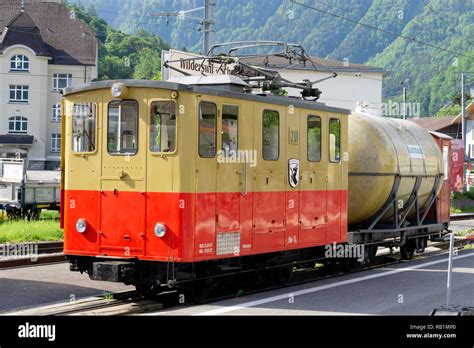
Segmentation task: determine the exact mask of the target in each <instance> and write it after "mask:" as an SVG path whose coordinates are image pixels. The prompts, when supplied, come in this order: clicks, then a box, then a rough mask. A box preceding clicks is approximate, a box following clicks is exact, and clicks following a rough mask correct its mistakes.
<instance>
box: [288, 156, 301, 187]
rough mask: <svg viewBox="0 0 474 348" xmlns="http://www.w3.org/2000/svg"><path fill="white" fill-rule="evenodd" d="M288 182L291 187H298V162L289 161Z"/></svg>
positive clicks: (295, 160)
mask: <svg viewBox="0 0 474 348" xmlns="http://www.w3.org/2000/svg"><path fill="white" fill-rule="evenodd" d="M288 181H289V182H290V186H291V187H293V188H295V187H296V186H298V183H299V182H300V160H298V159H290V161H289V162H288Z"/></svg>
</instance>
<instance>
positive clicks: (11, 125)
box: [8, 116, 28, 133]
mask: <svg viewBox="0 0 474 348" xmlns="http://www.w3.org/2000/svg"><path fill="white" fill-rule="evenodd" d="M26 132H28V119H27V118H26V117H22V116H13V117H10V118H9V119H8V133H26Z"/></svg>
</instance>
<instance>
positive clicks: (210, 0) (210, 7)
mask: <svg viewBox="0 0 474 348" xmlns="http://www.w3.org/2000/svg"><path fill="white" fill-rule="evenodd" d="M214 1H215V0H205V4H204V20H203V21H202V23H203V26H204V30H203V32H204V52H203V53H204V54H205V55H207V53H208V52H209V49H210V48H211V44H212V41H213V40H212V37H213V33H214V30H213V29H212V26H213V25H214V21H213V19H212V18H213V17H214V6H215V5H216V4H215V2H214Z"/></svg>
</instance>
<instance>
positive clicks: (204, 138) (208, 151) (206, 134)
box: [199, 102, 217, 158]
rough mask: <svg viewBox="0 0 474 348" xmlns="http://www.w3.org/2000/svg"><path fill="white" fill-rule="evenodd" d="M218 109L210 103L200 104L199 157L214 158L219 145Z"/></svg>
mask: <svg viewBox="0 0 474 348" xmlns="http://www.w3.org/2000/svg"><path fill="white" fill-rule="evenodd" d="M216 121H217V107H216V104H214V103H210V102H201V103H200V104H199V156H201V157H204V158H214V157H215V156H216V143H217V122H216Z"/></svg>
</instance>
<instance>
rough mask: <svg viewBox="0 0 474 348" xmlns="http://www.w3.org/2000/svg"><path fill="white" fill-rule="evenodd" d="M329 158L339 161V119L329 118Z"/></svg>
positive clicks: (332, 160)
mask: <svg viewBox="0 0 474 348" xmlns="http://www.w3.org/2000/svg"><path fill="white" fill-rule="evenodd" d="M329 160H330V161H331V162H335V163H338V162H340V161H341V120H339V119H337V118H331V119H330V120H329Z"/></svg>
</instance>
